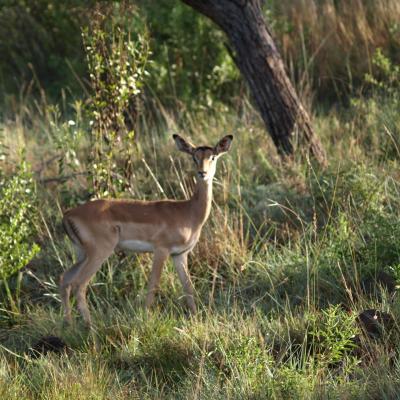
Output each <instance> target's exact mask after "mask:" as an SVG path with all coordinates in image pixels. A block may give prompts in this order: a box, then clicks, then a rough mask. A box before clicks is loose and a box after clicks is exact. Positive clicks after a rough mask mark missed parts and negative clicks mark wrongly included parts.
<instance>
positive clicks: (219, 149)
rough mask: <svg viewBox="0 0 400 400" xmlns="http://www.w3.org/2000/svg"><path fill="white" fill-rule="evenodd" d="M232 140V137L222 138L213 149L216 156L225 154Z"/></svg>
mask: <svg viewBox="0 0 400 400" xmlns="http://www.w3.org/2000/svg"><path fill="white" fill-rule="evenodd" d="M232 140H233V136H232V135H226V136H224V137H223V138H222V139H221V140H220V141H219V142H218V143H217V145H216V146H215V147H214V150H215V153H216V154H223V153H226V152H227V151H228V150H229V148H230V147H231V143H232Z"/></svg>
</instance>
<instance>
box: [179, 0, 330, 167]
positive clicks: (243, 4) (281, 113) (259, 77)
mask: <svg viewBox="0 0 400 400" xmlns="http://www.w3.org/2000/svg"><path fill="white" fill-rule="evenodd" d="M182 1H183V2H184V3H186V4H188V5H189V6H191V7H192V8H194V9H195V10H197V11H199V12H200V13H202V14H204V15H206V16H207V17H209V18H210V19H211V20H212V21H213V22H215V23H216V24H217V25H218V26H219V27H220V28H221V29H222V30H223V31H224V32H225V33H226V35H227V37H228V39H229V43H230V46H231V48H232V50H233V51H231V54H232V57H233V59H234V61H235V63H236V65H237V66H238V68H239V69H240V71H241V73H242V75H243V76H244V78H245V80H246V81H247V83H248V85H249V86H250V91H251V93H252V95H253V97H254V100H255V102H256V105H257V107H258V109H259V111H260V114H261V117H262V119H263V121H264V123H265V125H266V127H267V130H268V132H269V133H270V135H271V137H272V140H273V141H274V143H275V145H276V147H277V149H278V152H279V153H280V154H281V155H291V154H293V152H294V147H295V145H298V146H299V147H300V149H304V150H306V151H307V152H310V153H311V154H312V155H313V156H314V157H315V159H316V160H317V161H318V162H319V163H320V164H321V165H326V155H325V151H324V149H323V147H322V145H321V142H320V141H319V139H318V137H317V136H316V135H315V133H314V131H313V129H312V126H311V121H310V117H309V116H308V114H307V111H306V110H305V109H304V108H303V106H302V104H301V102H300V100H299V98H298V97H297V95H296V92H295V90H294V88H293V86H292V84H291V83H290V80H289V78H288V76H287V74H286V71H285V67H284V64H283V61H282V58H281V56H280V54H279V52H278V50H277V48H276V46H275V44H274V41H273V39H272V37H271V33H270V32H269V30H268V27H267V25H266V23H265V21H264V18H263V15H262V11H261V5H260V1H259V0H182Z"/></svg>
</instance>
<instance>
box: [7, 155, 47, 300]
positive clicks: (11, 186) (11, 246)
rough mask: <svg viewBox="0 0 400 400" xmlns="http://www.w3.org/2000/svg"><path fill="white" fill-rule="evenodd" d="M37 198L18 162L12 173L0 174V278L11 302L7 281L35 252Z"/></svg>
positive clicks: (28, 175)
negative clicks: (17, 166)
mask: <svg viewBox="0 0 400 400" xmlns="http://www.w3.org/2000/svg"><path fill="white" fill-rule="evenodd" d="M36 203H37V197H36V189H35V183H34V180H33V177H32V173H31V172H30V171H29V167H28V165H27V164H26V163H25V162H22V163H21V165H20V166H19V168H18V170H17V171H16V173H15V174H13V175H11V176H5V175H0V278H1V279H2V281H3V283H4V285H5V288H6V291H7V295H8V297H9V299H10V300H11V302H12V297H11V292H10V289H9V286H8V284H7V279H8V278H9V277H10V276H11V275H13V274H15V273H16V272H18V271H19V270H20V269H21V268H23V267H24V266H26V265H27V264H28V263H29V261H30V260H32V258H33V257H34V256H35V255H36V254H37V253H38V252H39V250H40V249H39V246H38V245H37V244H36V243H33V242H32V239H33V237H34V235H35V233H36V228H35V221H36V219H37V204H36Z"/></svg>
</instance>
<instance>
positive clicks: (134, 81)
mask: <svg viewBox="0 0 400 400" xmlns="http://www.w3.org/2000/svg"><path fill="white" fill-rule="evenodd" d="M113 11H114V10H113V8H112V7H104V8H103V9H101V8H98V9H97V10H96V12H95V13H94V15H93V17H92V20H91V25H90V27H89V28H87V29H84V30H83V41H84V45H85V50H86V56H87V61H88V69H89V76H90V81H91V88H92V91H93V94H92V96H91V99H90V109H89V114H90V116H89V117H90V118H91V119H92V122H91V123H92V128H91V129H92V135H91V136H92V139H91V140H92V146H93V150H92V157H93V162H92V168H91V169H92V179H93V189H94V192H95V193H96V194H97V195H104V196H107V195H109V194H113V195H117V193H118V192H120V191H121V190H122V189H123V185H126V184H127V181H128V182H129V179H130V177H131V175H132V172H133V171H132V165H131V157H132V148H133V146H132V144H133V138H134V124H135V122H136V118H137V115H135V114H136V113H137V110H136V109H135V106H136V103H135V102H136V100H137V96H138V95H139V93H140V92H141V87H142V85H143V79H144V77H145V75H146V74H147V71H146V69H145V68H146V64H147V61H148V57H149V46H148V39H147V37H146V36H145V35H138V36H137V37H136V39H134V38H132V36H131V33H130V32H129V31H127V30H126V29H125V25H126V20H129V19H130V18H132V16H133V12H134V11H133V9H132V7H128V6H125V5H124V3H121V6H120V9H118V10H117V11H118V14H117V17H115V18H114V19H113V18H112V15H113V14H112V12H113ZM118 162H119V163H121V162H123V163H124V165H119V166H117V163H118ZM116 176H117V179H114V178H115V177H116ZM113 182H118V183H117V185H114V183H113Z"/></svg>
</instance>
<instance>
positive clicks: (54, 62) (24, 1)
mask: <svg viewBox="0 0 400 400" xmlns="http://www.w3.org/2000/svg"><path fill="white" fill-rule="evenodd" d="M93 4H94V1H91V0H90V1H86V2H82V1H80V0H67V1H54V0H34V1H31V0H3V1H2V2H1V5H0V53H1V55H2V57H1V61H0V88H1V90H2V91H4V92H6V93H18V92H19V91H20V89H21V88H23V87H24V86H25V85H26V86H28V88H27V90H30V89H29V86H31V85H32V81H35V83H36V84H38V85H39V86H43V87H44V88H45V89H46V93H47V95H50V97H53V98H59V96H60V92H61V89H65V88H67V87H68V88H69V89H70V90H72V91H73V92H74V93H76V94H79V95H81V93H82V92H81V90H82V89H81V87H80V84H79V82H78V81H77V80H76V78H75V77H74V76H80V77H82V76H84V75H85V73H86V70H85V63H84V62H83V61H84V56H83V54H84V53H83V47H82V45H81V38H80V26H81V25H82V24H86V21H87V10H88V9H90V7H91V6H92V5H93ZM36 89H38V87H37V86H36Z"/></svg>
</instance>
